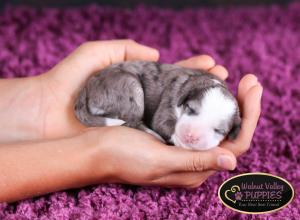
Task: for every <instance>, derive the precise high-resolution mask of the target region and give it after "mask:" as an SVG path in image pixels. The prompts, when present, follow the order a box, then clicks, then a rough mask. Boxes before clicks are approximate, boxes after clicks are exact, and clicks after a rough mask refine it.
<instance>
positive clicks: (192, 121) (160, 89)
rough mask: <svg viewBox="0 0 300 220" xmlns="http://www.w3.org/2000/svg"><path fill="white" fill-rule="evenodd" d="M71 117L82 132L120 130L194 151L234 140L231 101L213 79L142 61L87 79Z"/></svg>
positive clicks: (236, 120)
mask: <svg viewBox="0 0 300 220" xmlns="http://www.w3.org/2000/svg"><path fill="white" fill-rule="evenodd" d="M75 115H76V117H77V119H78V120H79V121H80V122H81V123H83V124H84V125H86V126H114V125H124V126H128V127H132V128H137V129H139V130H142V131H145V132H147V133H150V134H152V135H154V136H155V137H157V138H158V139H160V140H161V141H165V142H167V143H169V144H173V145H175V146H178V147H183V148H189V149H195V150H206V149H210V148H212V147H215V146H217V145H218V144H219V143H220V142H221V141H222V140H223V139H224V138H226V137H227V136H228V138H230V139H234V138H235V137H236V136H237V135H238V133H239V130H240V126H241V118H240V113H239V108H238V104H237V101H236V99H235V98H234V96H233V95H232V94H231V93H230V91H229V90H228V89H227V87H226V85H225V83H224V82H223V81H222V80H220V79H219V78H218V77H216V76H214V75H212V74H209V73H206V72H204V71H200V70H195V69H189V68H183V67H180V66H177V65H172V64H159V63H156V62H147V61H128V62H122V63H118V64H114V65H111V66H109V67H107V68H105V69H103V70H101V71H100V72H99V73H97V74H95V75H93V76H91V77H90V78H89V79H88V80H87V82H86V84H85V86H84V87H83V88H82V89H81V90H80V92H79V94H78V97H77V99H76V101H75Z"/></svg>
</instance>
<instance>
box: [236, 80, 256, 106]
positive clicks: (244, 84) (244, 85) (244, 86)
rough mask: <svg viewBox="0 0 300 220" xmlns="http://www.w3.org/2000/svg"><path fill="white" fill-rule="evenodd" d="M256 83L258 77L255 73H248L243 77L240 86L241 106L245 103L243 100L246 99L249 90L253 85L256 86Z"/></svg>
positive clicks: (239, 97)
mask: <svg viewBox="0 0 300 220" xmlns="http://www.w3.org/2000/svg"><path fill="white" fill-rule="evenodd" d="M256 84H257V78H256V76H255V75H253V74H247V75H245V76H244V77H243V78H242V79H241V81H240V83H239V87H238V102H239V104H240V106H242V105H243V100H244V99H245V96H246V93H247V92H248V90H249V89H250V88H252V87H253V86H255V85H256Z"/></svg>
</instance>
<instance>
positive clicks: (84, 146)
mask: <svg viewBox="0 0 300 220" xmlns="http://www.w3.org/2000/svg"><path fill="white" fill-rule="evenodd" d="M99 130H101V131H99ZM105 132H106V128H96V129H95V128H92V129H86V130H85V131H83V132H81V133H80V134H78V135H77V136H76V137H75V138H76V139H78V142H79V143H80V148H81V150H80V152H81V153H80V158H79V161H81V164H82V166H81V173H82V175H81V178H82V181H83V182H86V183H87V184H97V183H104V182H109V181H110V178H111V174H112V168H111V167H110V166H109V161H108V159H109V158H108V157H107V156H105V152H104V150H103V149H104V146H103V144H102V142H101V138H102V137H103V136H105ZM100 133H101V134H100Z"/></svg>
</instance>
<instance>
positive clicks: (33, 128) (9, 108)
mask: <svg viewBox="0 0 300 220" xmlns="http://www.w3.org/2000/svg"><path fill="white" fill-rule="evenodd" d="M0 92H1V98H0V109H2V110H3V111H0V121H1V124H0V130H1V131H2V132H1V133H0V142H2V143H5V142H12V141H22V140H30V139H31V140H32V139H38V137H40V136H41V132H42V129H41V128H42V122H41V121H40V120H39V119H38V117H39V112H40V109H39V106H40V102H41V101H42V99H41V98H42V97H41V87H40V85H39V83H38V78H37V77H27V78H17V79H1V80H0Z"/></svg>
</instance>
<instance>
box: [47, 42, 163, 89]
mask: <svg viewBox="0 0 300 220" xmlns="http://www.w3.org/2000/svg"><path fill="white" fill-rule="evenodd" d="M158 58H159V53H158V51H157V50H156V49H154V48H150V47H147V46H144V45H141V44H138V43H136V42H135V41H132V40H112V41H92V42H87V43H84V44H82V45H81V46H80V47H78V48H77V49H76V50H75V51H73V52H72V53H71V54H70V55H69V56H67V57H66V58H65V59H64V60H63V61H61V62H60V63H59V64H58V65H56V66H55V67H54V68H53V69H52V73H53V74H52V75H53V76H54V78H55V79H56V80H57V81H62V82H65V81H66V80H68V83H67V84H68V85H70V86H72V85H76V87H78V83H81V82H83V81H84V80H85V79H86V78H87V77H88V76H89V75H90V74H92V73H94V72H97V71H99V70H101V69H103V68H104V67H106V66H109V65H111V64H113V63H118V62H122V61H127V60H147V61H157V60H158ZM64 84H65V85H66V86H68V85H67V84H66V83H64Z"/></svg>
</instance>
